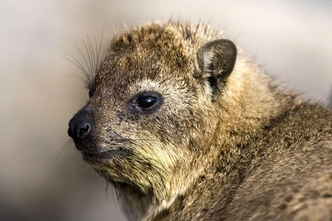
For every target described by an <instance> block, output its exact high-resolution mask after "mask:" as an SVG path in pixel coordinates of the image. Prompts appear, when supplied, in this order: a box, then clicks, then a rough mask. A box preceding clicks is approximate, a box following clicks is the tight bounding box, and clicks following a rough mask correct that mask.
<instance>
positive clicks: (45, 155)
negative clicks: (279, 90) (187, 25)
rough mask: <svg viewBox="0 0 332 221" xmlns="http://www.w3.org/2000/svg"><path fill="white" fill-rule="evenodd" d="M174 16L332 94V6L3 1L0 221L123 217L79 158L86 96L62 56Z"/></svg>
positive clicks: (318, 92) (304, 85)
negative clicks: (76, 137)
mask: <svg viewBox="0 0 332 221" xmlns="http://www.w3.org/2000/svg"><path fill="white" fill-rule="evenodd" d="M169 18H173V19H176V20H178V19H180V20H183V21H192V22H198V21H203V22H208V23H211V25H212V26H213V27H214V28H216V29H219V30H225V31H226V34H227V36H228V37H229V38H231V39H233V40H235V42H236V43H237V44H238V45H240V46H241V47H242V48H243V49H244V50H245V51H246V52H247V54H248V56H250V57H254V59H255V61H256V62H257V64H259V65H262V67H263V68H264V69H265V70H266V71H267V72H268V73H269V74H271V75H273V76H276V77H277V79H278V81H279V82H284V83H285V84H286V85H287V87H288V88H290V89H294V90H298V91H299V92H301V93H302V94H303V96H304V97H305V98H310V99H313V100H319V101H322V102H324V103H326V104H328V103H329V102H331V95H332V88H331V85H332V59H331V57H332V40H331V39H332V2H331V1H328V0H326V1H323V0H320V1H314V0H312V1H305V0H302V1H295V0H293V1H289V0H275V1H273V2H272V1H263V0H251V1H249V0H246V1H245V0H236V1H226V0H218V1H217V0H205V1H199V0H190V1H189V0H187V1H179V0H178V1H175V0H167V1H158V0H141V1H134V0H127V1H120V0H113V1H105V0H96V1H93V0H90V1H89V0H71V1H65V0H58V1H45V0H34V1H32V0H31V1H23V0H16V1H10V0H0V27H1V35H0V61H1V62H0V95H1V98H0V111H1V112H0V113H1V114H0V125H1V127H0V220H29V221H30V220H50V221H52V220H75V221H76V220H77V221H78V220H80V221H89V220H94V221H95V220H100V221H104V220H124V216H123V215H122V213H121V212H120V209H119V206H118V205H117V203H116V200H115V198H116V197H114V196H113V191H112V188H110V187H109V188H108V190H106V189H107V185H106V182H105V181H104V180H103V179H102V178H101V177H99V176H98V175H96V174H95V173H94V171H93V170H92V169H91V168H90V167H88V166H87V165H86V164H85V163H84V162H83V161H82V159H81V156H80V154H79V153H78V151H76V150H75V148H74V145H73V144H70V143H69V144H67V142H68V141H69V140H70V139H69V138H68V136H67V123H68V121H69V119H70V118H71V117H72V115H73V114H74V113H75V112H76V111H77V110H78V109H79V108H80V107H81V106H83V104H84V102H85V101H86V100H87V92H86V91H85V90H84V84H83V83H82V82H81V81H79V80H77V79H75V78H74V77H72V75H73V73H78V74H79V73H80V71H79V70H78V68H76V67H75V66H74V65H73V64H72V63H70V62H69V61H67V60H66V59H64V58H63V57H64V56H66V53H68V54H70V55H72V56H74V57H76V58H77V59H78V60H80V61H82V59H81V58H80V55H79V52H78V50H77V49H76V48H75V46H74V44H73V43H75V44H77V45H78V46H79V47H80V48H82V49H83V48H84V46H83V44H82V42H81V38H83V39H86V36H87V35H89V36H90V37H92V38H94V35H95V36H96V37H97V38H99V37H100V36H101V32H102V29H103V26H104V24H105V23H106V25H105V31H104V41H103V44H104V46H106V45H107V41H108V39H109V37H111V36H112V34H113V33H115V32H119V31H121V30H122V29H123V25H124V24H126V25H127V26H132V25H137V24H140V23H142V22H145V21H150V20H155V19H158V20H162V21H165V20H168V19H169Z"/></svg>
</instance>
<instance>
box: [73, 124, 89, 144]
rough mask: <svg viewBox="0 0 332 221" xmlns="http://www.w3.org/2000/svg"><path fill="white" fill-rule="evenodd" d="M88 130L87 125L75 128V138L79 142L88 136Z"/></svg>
mask: <svg viewBox="0 0 332 221" xmlns="http://www.w3.org/2000/svg"><path fill="white" fill-rule="evenodd" d="M90 130H91V125H90V124H89V123H85V124H82V125H80V127H79V128H77V130H76V136H77V138H78V139H80V140H83V139H85V138H86V137H87V136H88V135H89V133H90Z"/></svg>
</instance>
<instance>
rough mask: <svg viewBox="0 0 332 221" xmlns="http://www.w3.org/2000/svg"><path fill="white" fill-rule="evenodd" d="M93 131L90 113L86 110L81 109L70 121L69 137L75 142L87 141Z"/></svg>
mask: <svg viewBox="0 0 332 221" xmlns="http://www.w3.org/2000/svg"><path fill="white" fill-rule="evenodd" d="M91 130H92V123H91V117H90V113H89V111H88V110H87V109H86V108H83V109H81V110H80V111H79V112H78V113H77V114H75V116H74V117H73V118H72V119H71V120H70V121H69V128H68V135H69V136H70V137H71V138H73V140H74V141H83V140H85V139H86V138H87V137H88V135H89V134H90V132H91Z"/></svg>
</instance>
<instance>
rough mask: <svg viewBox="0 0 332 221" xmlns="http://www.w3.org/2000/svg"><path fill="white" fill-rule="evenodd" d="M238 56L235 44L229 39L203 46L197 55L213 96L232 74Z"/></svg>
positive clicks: (203, 75)
mask: <svg viewBox="0 0 332 221" xmlns="http://www.w3.org/2000/svg"><path fill="white" fill-rule="evenodd" d="M236 56H237V49H236V46H235V44H234V43H233V42H232V41H230V40H227V39H218V40H215V41H211V42H208V43H206V44H205V45H203V46H202V47H201V48H200V50H199V51H198V53H197V62H198V66H199V68H200V70H201V71H202V77H203V79H204V80H206V81H208V84H209V85H210V87H211V89H212V93H213V95H216V94H217V92H218V91H220V87H221V85H222V84H223V83H224V82H225V81H226V79H227V77H228V76H229V75H230V74H231V73H232V71H233V69H234V66H235V62H236Z"/></svg>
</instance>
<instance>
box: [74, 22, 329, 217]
mask: <svg viewBox="0 0 332 221" xmlns="http://www.w3.org/2000/svg"><path fill="white" fill-rule="evenodd" d="M223 38H224V36H223V34H220V33H216V32H215V31H213V30H211V29H210V28H209V26H206V25H201V24H200V25H197V26H193V25H189V24H181V23H174V22H169V23H167V24H165V25H163V24H159V23H152V24H148V25H143V26H141V27H138V28H134V29H130V30H127V31H125V33H123V34H122V35H119V36H116V37H115V38H114V39H113V40H112V41H111V44H110V47H109V49H108V52H107V54H106V56H105V58H104V60H103V62H102V64H101V65H100V67H99V69H98V71H97V73H96V74H95V75H94V76H93V77H92V80H91V81H90V83H89V88H90V91H91V95H92V96H91V98H90V100H89V102H88V104H87V105H86V106H85V107H84V108H83V109H82V110H81V111H80V112H79V113H78V114H77V115H76V119H77V118H78V117H77V116H83V115H84V117H82V118H84V119H85V118H87V119H88V120H89V122H90V124H91V125H92V126H91V128H90V127H89V130H88V132H89V133H88V135H87V137H86V138H84V140H83V139H81V140H79V139H78V138H77V137H75V135H73V134H74V132H73V131H74V130H75V125H74V123H73V122H74V121H75V120H72V121H71V123H70V129H69V130H70V131H69V134H70V135H71V136H72V137H73V138H74V141H75V144H76V146H77V148H78V149H79V150H81V151H82V154H83V158H84V159H85V160H86V161H87V162H88V163H89V164H90V165H91V166H92V167H93V168H94V169H95V170H96V171H97V172H98V173H99V174H100V175H102V176H103V177H105V179H106V180H108V181H109V182H111V183H112V184H113V185H114V187H115V189H116V190H117V193H118V195H119V198H120V201H121V203H122V204H123V209H124V211H125V212H126V214H127V215H128V218H129V219H134V220H331V219H332V111H331V110H330V109H328V108H326V107H323V106H321V105H319V104H310V103H308V102H302V101H301V99H299V98H298V97H297V96H296V95H294V94H291V93H288V92H286V91H284V90H282V89H280V88H279V87H277V86H275V85H273V83H272V82H271V79H270V77H268V76H267V75H265V74H263V73H262V72H261V71H260V70H259V68H258V67H257V66H255V65H254V64H253V63H252V62H251V60H249V59H247V58H245V56H244V55H243V52H242V51H238V53H237V54H236V50H235V49H233V48H232V45H231V44H230V43H229V42H227V41H221V43H218V42H212V41H214V40H216V39H223ZM209 42H212V43H209ZM206 43H208V44H206ZM228 48H229V50H228ZM238 50H239V49H238ZM228 52H230V53H228ZM233 58H234V59H236V62H235V66H234V68H233V66H232V65H231V64H230V63H231V62H232V61H235V60H232V59H233ZM143 91H145V92H149V93H150V92H151V91H153V92H158V93H159V94H160V95H161V96H162V98H160V102H161V104H160V107H159V108H158V109H157V110H154V111H153V112H137V111H135V110H133V109H132V108H131V107H132V105H135V104H136V103H135V102H133V101H135V99H136V98H135V97H137V95H138V94H141V93H142V92H143ZM74 118H75V117H74ZM74 118H73V119H74ZM90 124H89V125H90ZM90 129H91V130H90Z"/></svg>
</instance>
